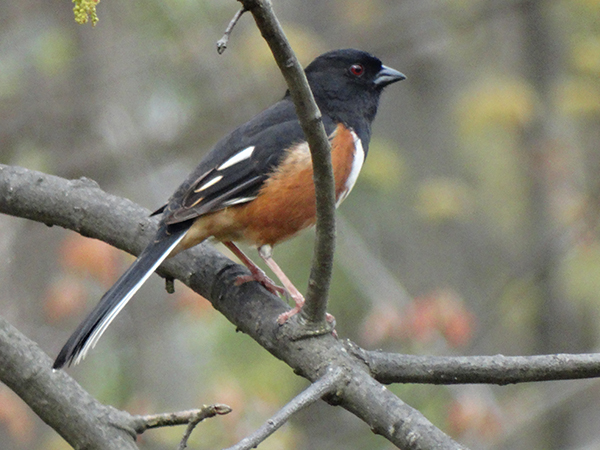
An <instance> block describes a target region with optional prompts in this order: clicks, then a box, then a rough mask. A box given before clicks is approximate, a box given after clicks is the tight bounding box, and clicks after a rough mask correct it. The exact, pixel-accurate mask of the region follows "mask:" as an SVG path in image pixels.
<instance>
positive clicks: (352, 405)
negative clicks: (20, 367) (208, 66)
mask: <svg viewBox="0 0 600 450" xmlns="http://www.w3.org/2000/svg"><path fill="white" fill-rule="evenodd" d="M0 212H2V213H5V214H11V215H16V216H20V217H26V218H29V219H32V220H38V221H41V222H44V223H46V224H48V225H60V226H63V227H65V228H69V229H72V230H76V231H78V232H80V233H81V234H83V235H85V236H89V237H94V238H97V239H102V240H104V241H106V242H109V243H111V244H113V245H115V246H117V247H119V248H122V249H125V250H127V251H129V252H131V253H133V254H136V253H138V252H140V251H141V249H142V248H143V247H144V245H145V244H146V243H147V242H148V240H149V239H151V237H152V235H153V233H154V231H155V229H156V223H155V221H154V220H152V219H150V218H148V217H147V214H148V210H146V209H144V208H141V207H139V206H137V205H135V204H134V203H132V202H130V201H128V200H124V199H120V198H118V197H115V196H111V195H108V194H106V193H104V192H102V191H101V190H100V189H99V188H98V187H97V185H96V184H95V183H92V182H90V181H89V180H75V181H69V180H65V179H62V178H59V177H55V176H51V175H45V174H42V173H40V172H35V171H28V170H26V169H23V168H17V167H9V166H3V165H0ZM158 272H159V273H160V274H162V275H163V276H170V277H172V278H177V279H179V280H181V281H183V282H184V283H185V284H187V285H188V286H190V287H191V288H192V289H193V290H195V291H196V292H198V293H200V294H201V295H203V296H204V297H205V298H207V299H209V300H210V301H211V302H212V304H213V306H214V307H215V308H216V309H218V310H219V311H221V312H222V313H223V315H225V317H227V318H228V319H229V320H230V321H231V322H232V323H233V324H235V325H236V327H237V328H238V329H239V330H240V331H243V332H245V333H247V334H248V335H249V336H251V337H252V338H253V339H255V340H256V341H257V342H258V343H259V344H260V345H262V346H263V347H264V348H265V349H267V350H268V351H269V352H271V353H272V354H273V355H274V356H276V357H277V358H279V359H281V360H283V361H285V362H286V363H287V364H288V365H289V366H290V367H292V368H293V369H294V371H295V372H296V373H298V374H299V375H302V376H304V377H306V378H308V379H309V380H311V381H315V380H317V379H319V378H321V377H322V376H323V375H324V373H325V372H326V371H327V370H328V369H329V368H336V367H341V368H343V369H344V370H345V371H346V372H345V373H346V379H348V380H350V381H349V382H348V383H347V384H344V383H340V385H338V386H337V389H336V395H335V396H333V397H328V398H327V401H328V402H329V403H332V404H336V405H337V404H339V405H341V406H343V407H344V408H346V409H347V410H349V411H351V412H352V413H354V414H355V415H356V416H357V417H359V418H360V419H362V420H363V421H364V422H366V423H367V425H369V427H370V428H371V429H372V430H373V431H374V432H376V433H379V434H381V435H382V436H384V437H386V438H387V439H388V440H390V441H391V442H392V443H393V444H395V445H396V446H398V447H400V448H403V449H405V450H421V449H422V450H424V449H430V448H444V449H459V448H462V447H461V446H460V445H458V444H457V443H456V442H454V441H453V440H452V439H450V438H449V437H448V436H447V435H445V434H444V433H442V432H441V431H440V430H439V429H437V428H436V427H434V426H433V425H432V424H431V423H430V422H429V421H428V420H427V419H426V418H425V417H424V416H423V415H422V414H421V413H420V412H418V411H416V410H414V409H413V408H411V407H410V406H408V405H406V404H405V403H403V402H402V401H401V400H400V399H399V398H398V397H396V396H395V395H394V394H392V393H391V392H390V391H389V390H387V389H385V388H384V387H383V386H382V385H381V384H380V383H378V382H377V381H375V380H374V379H373V378H371V376H370V375H369V373H368V369H367V367H366V365H365V364H364V363H363V362H362V361H361V360H360V359H358V358H356V357H355V356H353V355H351V354H350V353H349V352H348V351H347V349H346V348H345V347H344V345H343V342H341V341H339V340H337V339H335V338H334V337H333V336H332V335H330V334H324V335H320V336H318V337H314V338H311V339H305V340H300V341H294V340H291V339H288V338H286V336H287V333H285V332H284V329H285V328H287V327H291V326H292V325H291V324H286V325H284V326H279V325H278V324H277V317H278V316H279V314H281V313H282V312H284V311H285V310H286V306H285V305H284V304H283V302H282V301H281V300H280V299H278V298H277V297H275V296H273V295H270V294H268V293H267V292H266V291H265V290H264V289H263V288H262V287H260V286H259V285H258V284H257V283H245V284H243V285H241V286H236V285H235V280H236V279H237V276H238V275H240V274H241V273H247V272H246V269H245V268H243V267H241V266H240V265H238V264H234V263H233V262H232V261H230V260H229V259H227V258H225V257H224V256H223V255H221V254H220V253H218V252H216V251H215V250H213V249H211V248H210V247H209V246H198V247H195V248H194V249H192V250H188V251H186V252H183V253H181V254H180V255H178V256H176V257H175V258H173V259H172V260H170V261H169V262H168V263H166V264H163V266H161V268H159V270H158ZM46 361H47V366H46V370H50V369H49V368H50V365H51V361H50V360H49V359H48V358H46ZM43 364H46V363H43ZM1 365H2V364H0V366H1ZM0 374H1V372H0ZM436 446H437V447H436Z"/></svg>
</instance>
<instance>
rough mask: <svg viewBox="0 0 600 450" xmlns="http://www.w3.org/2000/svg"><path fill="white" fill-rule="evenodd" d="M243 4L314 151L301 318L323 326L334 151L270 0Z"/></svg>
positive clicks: (328, 279)
mask: <svg viewBox="0 0 600 450" xmlns="http://www.w3.org/2000/svg"><path fill="white" fill-rule="evenodd" d="M239 1H240V2H241V3H242V4H243V5H244V7H245V8H246V9H247V10H248V11H250V12H251V13H252V16H253V17H254V20H255V21H256V25H257V26H258V29H259V30H260V32H261V34H262V36H263V38H264V39H265V41H266V42H267V44H268V45H269V48H270V49H271V52H272V53H273V57H274V58H275V61H276V62H277V65H278V66H279V69H280V70H281V73H282V74H283V76H284V78H285V81H286V83H287V85H288V88H289V91H290V95H291V97H292V100H293V102H294V106H295V107H296V113H297V115H298V120H299V121H300V125H301V126H302V131H303V132H304V135H305V136H306V140H307V141H308V144H309V147H310V153H311V157H312V163H313V178H314V183H315V191H316V202H317V205H316V206H317V208H316V210H317V224H316V239H315V250H314V254H313V261H312V267H311V273H310V279H309V282H308V290H307V293H306V303H305V305H304V308H302V311H301V313H300V315H301V317H302V318H303V319H304V320H305V321H306V322H307V323H309V324H318V325H319V326H322V324H324V323H325V313H326V312H327V296H328V293H329V286H330V283H331V274H332V271H333V254H334V250H335V193H334V179H333V169H332V165H331V147H330V145H329V140H328V139H327V134H326V133H325V128H324V126H323V122H322V121H321V112H320V111H319V108H318V107H317V104H316V103H315V99H314V97H313V95H312V91H311V90H310V86H309V85H308V81H307V79H306V75H305V74H304V70H303V69H302V66H301V65H300V63H299V62H298V59H297V58H296V55H295V54H294V51H293V50H292V48H291V46H290V44H289V42H288V40H287V37H286V36H285V33H284V31H283V29H282V28H281V24H280V23H279V21H278V20H277V17H276V16H275V13H274V12H273V7H272V5H271V2H270V0H239Z"/></svg>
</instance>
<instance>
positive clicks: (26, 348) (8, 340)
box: [0, 317, 138, 450]
mask: <svg viewBox="0 0 600 450" xmlns="http://www.w3.org/2000/svg"><path fill="white" fill-rule="evenodd" d="M51 367H52V360H51V359H50V358H49V357H48V356H47V355H46V354H45V353H44V352H43V351H42V350H40V348H39V347H38V346H37V345H36V343H35V342H33V341H31V340H29V339H28V338H27V337H25V336H24V335H23V334H21V333H20V332H19V331H18V330H17V329H16V328H14V327H13V326H12V325H10V324H9V323H8V322H7V321H6V320H4V319H3V318H2V317H0V380H2V382H3V383H5V384H6V385H7V386H8V387H9V388H10V389H12V390H13V391H14V392H15V393H16V394H17V395H18V396H19V397H21V398H22V399H23V401H25V403H27V404H28V405H29V407H30V408H31V409H32V410H33V411H34V412H35V413H36V414H37V415H38V416H40V418H41V419H42V420H43V421H44V422H46V423H47V424H48V425H50V426H51V427H52V428H53V429H54V430H56V432H57V433H58V434H60V435H61V436H62V437H63V438H64V439H65V440H66V441H67V442H68V443H69V444H70V445H71V446H73V447H74V448H85V449H89V450H128V449H129V450H135V449H137V448H138V447H137V446H136V444H135V436H136V432H135V430H134V427H133V420H132V419H133V418H132V416H131V415H129V414H128V413H126V412H124V411H119V410H117V409H115V408H112V407H110V406H106V405H103V404H101V403H100V402H98V401H97V400H96V399H95V398H93V397H92V396H91V395H90V394H88V393H87V392H86V391H85V390H83V388H82V387H81V386H79V384H77V382H76V381H75V380H73V379H72V378H71V377H70V376H69V375H67V373H66V372H64V371H62V370H61V371H53V370H52V369H51ZM66 418H68V419H67V420H66ZM115 424H118V426H115Z"/></svg>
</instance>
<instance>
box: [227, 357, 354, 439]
mask: <svg viewBox="0 0 600 450" xmlns="http://www.w3.org/2000/svg"><path fill="white" fill-rule="evenodd" d="M343 376H344V372H343V371H342V369H341V368H339V367H337V368H335V369H330V370H329V371H327V373H326V374H325V375H323V377H322V378H320V379H318V380H317V381H315V382H314V383H312V384H311V385H310V386H309V387H308V388H307V389H306V390H304V391H303V392H302V393H301V394H300V395H297V396H296V397H295V398H294V399H293V400H292V401H291V402H289V403H288V404H287V405H285V406H284V407H283V408H281V409H280V410H279V411H278V412H277V414H275V415H274V416H273V417H271V418H270V419H269V420H267V422H266V423H265V424H264V425H263V426H262V427H260V428H259V429H258V430H256V431H255V432H254V433H252V434H251V435H250V436H248V437H246V438H244V439H242V440H241V441H240V442H238V443H237V444H236V445H234V446H232V447H229V448H228V449H226V450H250V449H252V448H256V447H257V446H258V444H260V443H261V442H263V441H264V440H265V439H266V438H268V437H269V436H270V435H272V434H273V433H274V432H275V431H277V430H278V429H279V428H280V427H281V426H282V425H283V424H284V423H286V422H287V421H288V420H289V419H290V417H291V416H292V415H293V414H295V413H297V412H298V411H300V410H302V409H304V408H306V407H307V406H309V405H311V404H313V403H314V402H316V401H317V400H320V399H321V397H323V396H324V395H326V394H330V393H332V392H333V391H335V390H336V389H337V385H338V384H339V382H340V381H341V380H342V377H343Z"/></svg>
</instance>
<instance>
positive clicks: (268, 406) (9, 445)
mask: <svg viewBox="0 0 600 450" xmlns="http://www.w3.org/2000/svg"><path fill="white" fill-rule="evenodd" d="M274 6H275V9H276V12H277V13H278V15H279V17H280V20H281V21H282V22H283V24H284V26H285V29H286V31H287V33H288V36H289V38H290V39H291V41H292V43H293V45H294V48H295V49H296V51H297V53H298V55H299V57H300V59H301V61H302V62H303V63H304V64H307V63H308V62H310V61H311V60H312V58H313V57H315V56H317V55H318V54H320V53H322V52H323V51H326V50H330V49H334V48H343V47H356V48H361V49H364V50H367V51H370V52H372V53H374V54H376V55H378V56H379V57H380V58H381V59H382V60H383V61H384V63H385V64H387V65H389V66H391V67H394V68H397V69H398V70H401V71H402V72H404V73H405V74H406V75H407V76H408V79H407V80H406V81H404V82H402V83H400V84H397V85H393V86H391V87H390V88H389V89H388V91H387V92H386V93H385V95H384V96H383V99H382V103H381V107H380V112H379V116H378V117H377V119H376V122H375V125H374V138H373V141H372V145H371V151H370V153H369V157H368V159H367V162H366V165H365V167H364V170H363V173H362V175H361V177H360V178H359V181H358V183H357V186H356V187H355V189H354V191H353V193H352V195H351V196H350V197H349V198H348V199H347V200H346V201H345V203H344V204H343V206H342V207H341V208H340V210H339V230H338V236H339V243H338V253H337V255H336V271H335V279H334V282H335V284H334V286H333V290H332V293H331V303H330V312H331V313H332V314H334V315H335V316H336V318H337V323H338V326H337V329H338V333H339V335H340V337H342V338H350V339H352V340H354V341H356V342H357V343H358V344H359V345H361V346H364V347H366V348H369V349H376V348H383V349H385V350H389V351H396V352H406V353H417V354H440V355H475V354H497V353H502V354H506V355H529V354H537V353H558V352H588V351H598V350H599V339H600V336H599V333H598V331H599V326H598V324H600V320H599V319H600V317H599V316H600V240H599V233H598V218H599V212H600V211H599V197H600V181H599V180H600V178H599V177H598V173H599V169H600V1H599V0H547V1H535V0H453V1H451V0H403V1H398V0H396V1H394V0H371V1H368V2H366V1H363V0H329V1H319V0H303V1H292V0H274ZM237 8H238V3H237V2H235V1H233V0H232V1H222V0H202V1H190V0H161V1H156V0H148V1H145V2H143V3H135V2H124V1H114V0H104V1H103V2H101V3H100V4H99V6H98V14H99V17H100V21H99V23H98V24H97V26H96V27H94V28H92V27H91V26H90V25H89V24H88V25H85V26H79V25H77V24H75V22H74V20H73V13H72V10H71V9H72V5H71V4H70V3H69V2H68V1H67V0H47V1H44V2H38V1H32V0H20V1H19V2H10V1H7V0H0V161H1V162H2V163H4V164H13V165H21V166H24V167H27V168H30V169H36V170H41V171H44V172H48V173H52V174H56V175H60V176H63V177H69V178H75V177H81V176H86V177H89V178H93V179H95V180H96V181H98V183H100V185H101V186H102V188H103V189H105V190H106V191H108V192H111V193H114V194H118V195H121V196H125V197H128V198H131V199H132V200H134V201H136V202H138V203H140V204H142V205H144V206H146V207H147V208H149V209H155V208H157V207H158V206H160V205H161V204H162V202H164V201H165V200H166V199H167V197H168V196H169V195H170V193H171V192H172V190H173V189H174V188H175V187H176V186H177V185H178V184H179V182H180V181H181V180H183V178H184V177H185V176H186V175H187V174H188V172H190V171H191V169H192V168H193V167H194V166H195V165H196V163H197V161H199V160H200V158H201V157H202V155H203V154H204V153H205V152H206V151H208V150H209V149H210V148H211V146H212V145H213V144H214V143H215V142H216V141H217V140H218V139H219V138H220V137H221V136H223V135H224V134H225V133H226V132H228V131H229V130H231V129H232V128H233V127H235V126H236V125H239V124H240V123H242V122H244V121H245V120H247V119H249V118H250V117H251V116H252V115H253V114H255V113H257V112H258V111H260V110H262V109H264V108H265V107H267V106H269V105H270V104H272V103H273V102H274V101H276V100H277V99H278V98H280V97H281V96H282V95H283V92H284V89H285V88H284V83H283V81H282V78H281V76H280V74H279V73H278V71H277V69H276V67H275V64H274V62H273V61H272V58H271V56H270V53H269V52H268V49H267V47H266V45H265V44H264V42H263V41H262V39H261V38H260V36H259V33H258V31H257V30H256V28H255V25H254V23H253V21H252V20H251V18H250V16H247V17H244V18H243V19H242V21H241V22H240V23H239V24H238V26H237V28H236V29H235V31H234V33H233V35H232V39H231V41H230V44H229V49H228V50H227V51H226V53H225V54H224V55H222V56H219V55H217V53H216V51H215V44H216V41H217V40H218V39H219V38H220V37H221V36H222V33H223V31H224V29H225V27H226V25H227V24H228V22H229V20H230V19H231V17H232V16H233V14H234V12H235V11H236V10H237ZM0 228H1V229H2V232H1V233H0V256H1V258H0V261H1V266H0V267H1V270H0V283H1V285H2V286H3V289H2V290H1V291H0V311H1V314H2V315H3V316H5V317H6V318H8V319H9V320H10V321H11V322H12V323H13V324H15V325H16V326H17V327H19V328H20V329H21V330H22V331H23V332H25V333H26V334H27V335H28V336H29V337H31V338H32V339H34V340H35V341H37V342H39V343H40V345H41V346H42V348H43V349H44V350H45V351H47V352H48V354H49V355H51V356H55V355H56V353H57V352H58V350H59V348H60V347H61V345H62V344H63V342H64V341H65V339H66V338H67V337H68V335H69V334H70V333H71V332H72V331H73V329H74V328H75V326H76V325H77V324H78V323H79V321H80V320H81V319H82V318H83V316H84V315H85V314H86V312H87V311H89V310H90V309H91V307H92V305H94V304H95V303H96V301H97V300H98V298H99V297H100V296H101V294H102V293H103V292H104V291H105V290H106V289H107V288H108V287H109V286H110V285H111V284H112V282H113V280H115V278H116V277H117V276H118V274H120V273H121V272H122V271H123V270H124V268H125V267H126V266H127V265H128V264H129V263H130V262H131V260H132V259H131V257H130V256H129V255H125V254H123V253H122V252H119V251H117V250H115V249H112V248H110V247H108V246H107V245H104V244H102V243H100V242H97V241H92V240H89V239H85V238H83V237H80V236H78V235H76V234H74V233H72V232H68V231H65V230H61V229H58V228H48V227H46V226H44V225H42V224H39V223H33V222H28V221H25V220H21V219H16V218H12V217H5V216H2V217H0ZM312 243H313V235H312V233H311V232H307V233H305V234H303V235H302V236H301V237H298V238H296V239H294V240H292V241H291V242H289V243H285V244H282V245H281V246H279V247H278V248H277V249H276V253H275V255H276V258H277V260H278V262H279V263H280V264H281V265H282V267H283V268H284V269H285V270H286V271H287V273H288V274H289V275H290V276H291V278H292V279H293V280H295V281H296V284H297V285H298V286H299V287H300V288H301V289H302V288H303V287H304V286H305V285H306V279H307V276H308V270H309V262H310V257H311V252H312ZM69 373H71V374H72V375H73V376H74V377H75V378H76V379H77V380H78V381H79V382H80V383H81V384H82V385H83V386H84V388H86V389H87V390H89V391H90V392H91V393H92V394H93V395H95V396H96V397H97V398H99V399H100V400H101V401H103V402H106V403H110V404H112V405H115V406H116V407H118V408H124V409H127V410H128V411H130V412H133V413H153V412H162V411H171V410H183V409H187V408H193V407H196V406H198V405H201V404H204V403H212V402H220V403H227V404H229V405H230V406H232V407H233V408H234V412H233V413H231V414H230V415H228V416H226V417H221V418H217V419H212V420H210V421H209V422H207V423H206V424H203V425H201V426H200V427H199V428H198V429H197V431H195V433H194V435H193V438H192V441H191V442H190V445H191V448H195V449H215V448H222V447H226V446H229V445H232V444H233V443H234V442H236V441H237V440H239V439H240V438H242V437H243V436H245V435H246V434H247V433H249V432H250V431H252V430H254V429H255V428H256V427H257V426H259V425H260V424H261V423H262V422H263V421H264V420H265V419H266V418H268V417H269V416H270V415H271V414H273V413H274V412H275V411H276V410H277V409H278V408H279V407H280V406H281V405H282V404H284V403H285V402H286V401H288V400H289V399H290V398H291V397H292V396H293V395H295V394H296V393H297V392H299V391H300V390H301V389H303V388H304V387H305V386H306V385H307V383H306V381H305V380H303V379H301V378H299V377H297V376H295V375H294V374H293V373H292V372H291V371H290V370H289V368H288V367H287V366H285V365H284V364H283V363H281V362H279V361H277V360H275V359H274V358H273V357H271V356H270V355H269V354H268V353H267V352H266V351H265V350H263V349H262V348H260V347H259V346H258V345H257V344H255V343H254V342H253V341H252V340H251V339H249V338H248V337H247V336H245V335H242V334H240V333H236V332H235V329H234V327H233V326H232V325H231V324H230V323H228V322H227V321H226V320H224V319H223V318H222V317H221V316H220V315H219V314H218V313H216V312H215V311H214V310H213V309H212V307H211V306H210V305H209V304H208V302H206V301H205V300H204V299H202V298H200V297H199V296H197V295H195V294H193V293H191V292H189V291H188V290H187V289H186V288H185V287H184V286H181V285H180V284H179V285H177V289H176V293H175V294H174V295H170V296H169V295H167V294H166V293H165V291H164V286H163V283H162V281H161V280H160V279H158V277H153V278H152V279H151V282H149V283H148V284H147V286H145V287H144V288H143V289H142V291H141V292H140V293H139V294H138V295H137V297H136V299H135V301H133V302H132V303H131V304H130V305H128V307H127V308H126V310H125V311H124V312H123V313H122V314H121V315H120V316H119V318H118V319H117V320H116V321H115V324H114V325H113V326H112V327H111V329H110V330H109V331H108V332H107V333H106V335H105V337H104V338H103V339H102V340H101V342H100V344H99V345H98V347H97V348H96V350H95V351H94V352H92V354H91V355H90V356H89V357H88V358H87V359H86V361H85V362H84V363H83V364H81V365H80V366H78V367H75V368H71V369H69ZM391 389H393V390H394V392H396V393H398V395H400V396H401V398H402V399H404V400H405V401H406V402H408V403H409V404H411V405H412V406H414V407H416V408H419V409H420V410H421V411H423V412H424V413H425V414H426V415H427V417H428V418H429V419H430V420H432V421H433V422H434V423H435V424H436V425H437V426H439V427H441V428H442V429H444V430H445V431H447V432H448V433H450V434H451V435H452V436H454V437H455V438H456V439H458V440H459V441H461V442H463V443H465V444H466V445H468V446H471V447H473V448H479V449H515V448H523V449H525V448H526V449H529V450H534V449H598V448H600V435H599V434H598V427H599V426H600V418H599V417H600V415H599V412H600V411H599V406H598V405H599V404H600V403H599V400H600V383H599V382H598V381H594V380H591V381H568V382H547V383H536V384H527V385H518V386H506V387H495V386H451V387H443V386H415V385H404V386H392V387H391ZM182 433H183V429H181V428H174V429H163V430H159V431H149V432H147V433H146V434H144V435H143V436H142V437H141V442H140V447H141V448H144V449H172V448H175V447H176V445H177V442H178V441H179V439H180V437H181V435H182ZM0 448H3V449H15V450H21V449H49V450H61V449H65V448H67V445H66V443H65V442H64V441H62V439H61V438H59V437H58V436H57V435H56V434H55V433H54V432H53V431H52V430H51V429H49V428H48V427H47V426H45V425H44V424H43V423H42V422H41V421H40V420H39V419H38V418H37V417H36V416H35V415H34V414H33V413H32V412H31V411H30V410H29V409H28V408H27V407H26V406H25V405H24V404H23V403H22V402H21V401H20V400H19V399H18V398H16V396H15V395H14V394H13V393H12V392H10V391H9V390H8V389H7V388H6V387H2V386H0ZM261 448H264V449H281V448H286V449H314V448H328V449H364V448H369V449H390V448H392V446H391V445H390V444H389V443H388V442H387V441H385V440H384V439H382V438H379V437H377V436H374V435H372V434H371V432H370V430H369V429H368V427H367V426H366V425H364V424H362V423H360V422H359V421H358V420H357V419H355V418H354V417H353V416H351V415H350V414H349V413H347V412H345V411H344V410H342V409H339V408H331V407H329V406H327V405H325V404H319V405H317V406H313V407H311V408H309V409H308V410H306V411H304V412H303V413H301V414H299V415H298V416H297V417H295V418H294V419H293V420H292V422H291V423H290V424H289V425H287V426H285V427H284V428H283V429H282V430H281V431H279V432H277V433H276V434H275V435H274V436H273V437H271V438H270V439H269V440H268V441H266V442H265V443H264V444H263V445H261Z"/></svg>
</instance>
